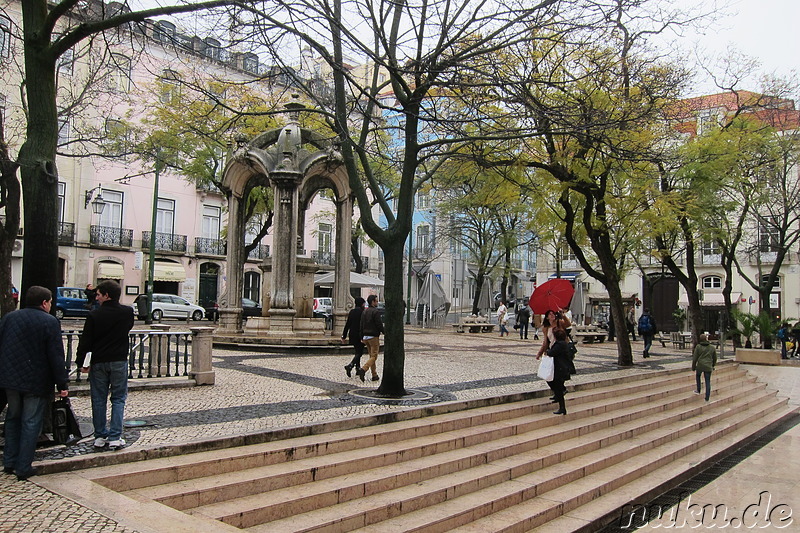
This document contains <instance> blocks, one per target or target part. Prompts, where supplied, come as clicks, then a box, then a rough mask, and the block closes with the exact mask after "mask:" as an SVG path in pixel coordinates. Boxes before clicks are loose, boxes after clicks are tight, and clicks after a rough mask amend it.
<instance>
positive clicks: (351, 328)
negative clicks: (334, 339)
mask: <svg viewBox="0 0 800 533" xmlns="http://www.w3.org/2000/svg"><path fill="white" fill-rule="evenodd" d="M355 304H356V306H355V307H354V308H352V309H351V310H350V313H348V315H347V322H346V323H345V325H344V331H342V340H345V339H347V334H348V333H349V334H350V344H352V345H353V348H355V350H356V354H355V356H354V357H353V360H352V361H350V363H349V364H346V365H344V371H345V372H347V377H348V378H349V377H350V376H351V374H350V372H352V370H353V369H354V368H359V367H360V366H361V356H362V355H364V343H363V342H361V315H362V313H363V312H364V298H361V297H358V298H356V301H355ZM357 372H358V371H356V373H357Z"/></svg>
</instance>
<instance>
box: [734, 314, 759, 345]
mask: <svg viewBox="0 0 800 533" xmlns="http://www.w3.org/2000/svg"><path fill="white" fill-rule="evenodd" d="M731 316H732V317H733V320H734V323H735V324H737V327H735V328H733V329H732V330H731V331H730V333H732V334H738V335H741V336H742V337H744V338H745V339H746V340H745V343H744V347H745V348H752V347H753V343H752V341H751V337H752V336H753V333H755V332H756V318H757V317H756V315H754V314H752V313H743V312H741V311H739V310H737V309H733V310H732V311H731Z"/></svg>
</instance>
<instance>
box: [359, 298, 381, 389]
mask: <svg viewBox="0 0 800 533" xmlns="http://www.w3.org/2000/svg"><path fill="white" fill-rule="evenodd" d="M381 333H383V320H381V313H380V311H378V297H377V296H376V295H374V294H370V295H369V296H367V308H366V309H364V312H363V313H362V314H361V335H362V337H361V340H362V341H363V342H364V344H365V345H366V347H367V353H368V354H369V359H367V363H366V364H365V365H364V366H362V367H361V368H359V369H358V370H356V373H357V374H358V377H359V378H361V381H364V376H365V375H366V374H367V370H371V371H372V381H378V380H379V379H380V378H379V377H378V369H377V367H376V365H375V363H376V362H377V361H378V351H379V350H380V347H381V341H380V337H381Z"/></svg>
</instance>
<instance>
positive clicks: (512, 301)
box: [493, 292, 517, 310]
mask: <svg viewBox="0 0 800 533" xmlns="http://www.w3.org/2000/svg"><path fill="white" fill-rule="evenodd" d="M501 299H502V294H501V293H499V292H498V293H495V295H494V307H493V309H495V310H496V309H497V308H498V307H500V301H501ZM516 304H517V297H516V296H514V295H513V294H510V295H509V296H508V298H506V307H507V308H509V309H514V306H515V305H516Z"/></svg>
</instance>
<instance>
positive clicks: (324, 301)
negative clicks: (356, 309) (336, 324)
mask: <svg viewBox="0 0 800 533" xmlns="http://www.w3.org/2000/svg"><path fill="white" fill-rule="evenodd" d="M314 312H315V313H321V314H324V315H330V314H332V313H333V298H330V297H327V296H320V297H319V298H314Z"/></svg>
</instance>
